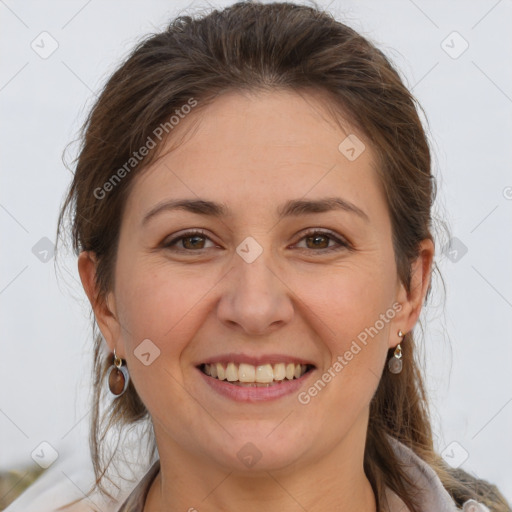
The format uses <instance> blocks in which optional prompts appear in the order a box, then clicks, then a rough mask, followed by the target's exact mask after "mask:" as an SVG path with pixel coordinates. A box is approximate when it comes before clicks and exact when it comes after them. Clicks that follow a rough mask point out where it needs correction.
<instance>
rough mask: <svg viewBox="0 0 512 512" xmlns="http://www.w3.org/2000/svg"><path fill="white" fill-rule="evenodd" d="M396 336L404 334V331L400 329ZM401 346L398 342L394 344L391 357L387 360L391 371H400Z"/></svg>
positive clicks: (401, 336)
mask: <svg viewBox="0 0 512 512" xmlns="http://www.w3.org/2000/svg"><path fill="white" fill-rule="evenodd" d="M398 336H399V337H400V338H402V341H403V337H404V336H405V335H404V333H403V332H402V331H401V330H400V331H398ZM402 366H403V365H402V347H401V346H400V343H399V344H398V345H397V346H396V348H395V352H394V354H393V357H392V358H391V359H390V360H389V361H388V368H389V371H390V372H391V373H395V374H397V373H400V372H401V371H402Z"/></svg>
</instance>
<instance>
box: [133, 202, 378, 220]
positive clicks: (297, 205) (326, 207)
mask: <svg viewBox="0 0 512 512" xmlns="http://www.w3.org/2000/svg"><path fill="white" fill-rule="evenodd" d="M173 210H185V211H187V212H190V213H196V214H199V215H205V216H209V217H217V218H220V217H227V216H229V215H231V211H230V209H229V208H228V207H227V206H226V205H225V204H224V203H217V202H214V201H208V200H206V199H171V200H166V201H163V202H161V203H158V204H157V205H155V206H154V207H153V208H151V210H149V212H148V213H147V214H146V215H144V218H143V219H142V225H145V224H146V223H147V222H148V221H149V220H150V219H151V218H153V217H155V216H156V215H158V214H160V213H162V212H167V211H173ZM334 210H341V211H345V212H349V213H353V214H355V215H357V216H359V217H360V218H362V219H363V220H364V221H366V222H369V221H370V218H369V217H368V215H367V214H366V213H365V212H364V211H363V210H361V208H359V207H358V206H356V205H355V204H353V203H351V202H350V201H347V200H346V199H342V198H341V197H324V198H320V199H291V200H289V201H287V202H286V203H284V204H283V205H281V206H280V207H279V208H278V209H277V217H278V218H279V219H283V218H285V217H297V216H300V215H308V214H310V213H323V212H329V211H334Z"/></svg>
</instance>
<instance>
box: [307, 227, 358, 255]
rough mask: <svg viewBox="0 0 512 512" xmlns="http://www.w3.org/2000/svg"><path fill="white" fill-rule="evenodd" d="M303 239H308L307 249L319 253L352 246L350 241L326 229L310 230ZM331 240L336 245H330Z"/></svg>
mask: <svg viewBox="0 0 512 512" xmlns="http://www.w3.org/2000/svg"><path fill="white" fill-rule="evenodd" d="M301 240H305V241H306V249H312V250H313V251H315V252H319V253H325V252H330V251H337V250H340V249H350V248H351V247H350V244H349V243H348V242H346V241H345V240H342V239H341V238H338V237H337V236H334V234H332V233H330V232H326V231H318V230H316V231H315V230H313V231H309V232H308V233H306V236H304V237H303V238H302V239H301ZM330 242H334V245H332V246H330V247H329V243H330Z"/></svg>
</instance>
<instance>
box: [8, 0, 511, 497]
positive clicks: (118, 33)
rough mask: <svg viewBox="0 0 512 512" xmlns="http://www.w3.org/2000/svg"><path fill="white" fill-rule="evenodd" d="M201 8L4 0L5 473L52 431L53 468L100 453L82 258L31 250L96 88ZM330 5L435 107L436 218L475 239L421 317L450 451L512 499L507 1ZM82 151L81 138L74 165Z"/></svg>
mask: <svg viewBox="0 0 512 512" xmlns="http://www.w3.org/2000/svg"><path fill="white" fill-rule="evenodd" d="M230 3H231V2H214V4H213V5H215V6H218V7H221V6H224V5H228V4H230ZM328 4H329V3H328V2H323V1H321V2H319V5H320V6H327V5H328ZM202 8H204V9H208V4H207V3H206V2H197V3H195V4H194V5H192V6H191V5H190V4H189V3H188V2H175V3H171V2H169V1H155V0H152V1H148V2H143V1H142V0H140V1H135V2H133V1H132V2H128V1H125V2H113V1H102V2H100V1H97V0H96V1H94V0H92V1H89V2H87V1H74V0H73V1H69V0H67V1H61V2H57V1H51V2H36V1H34V0H32V1H25V2H20V1H13V0H5V1H2V2H0V23H1V26H0V40H1V46H0V48H1V50H0V51H1V60H0V63H1V64H0V65H1V76H0V108H1V119H2V123H1V125H0V141H1V178H0V179H1V189H0V233H1V244H2V245H1V267H0V308H1V309H0V311H1V318H0V321H1V337H0V340H1V345H0V350H1V353H0V390H1V391H0V393H1V394H0V469H14V468H23V467H24V466H28V465H31V464H32V465H33V464H34V462H33V461H32V459H31V456H30V454H31V452H32V450H34V448H35V447H36V446H38V445H39V443H40V442H41V441H47V442H49V443H50V444H51V445H52V446H54V447H55V448H56V449H57V451H58V452H59V459H58V460H57V462H56V463H55V464H54V465H53V466H52V467H51V469H50V470H49V471H48V472H50V471H53V472H56V471H57V468H58V467H59V464H60V465H61V466H60V467H64V465H65V464H66V463H68V464H69V463H70V462H71V461H72V462H73V463H74V465H77V462H76V461H81V460H84V461H85V460H86V457H87V427H88V419H89V416H88V411H89V407H88V403H87V399H88V389H89V373H90V366H91V347H92V340H91V336H90V326H89V309H88V303H87V302H86V299H85V294H84V293H83V291H82V289H81V286H80V284H79V282H78V281H77V279H78V274H77V272H76V259H75V258H74V257H72V256H69V255H67V256H66V255H65V254H64V255H63V257H62V260H60V264H59V267H58V276H56V272H55V269H54V258H53V259H51V260H50V261H49V262H47V263H43V262H41V261H40V260H39V259H38V258H37V257H36V256H35V255H34V254H33V252H32V247H33V246H34V245H35V244H36V243H37V242H38V241H39V240H40V239H41V238H43V237H48V238H49V239H50V240H51V241H52V242H54V241H55V228H56V220H57V215H58V209H59V205H60V204H61V201H62V199H63V196H64V193H65V190H66V187H67V186H68V184H69V182H70V180H71V173H70V172H69V171H68V170H66V168H65V167H64V165H63V163H62V160H61V156H62V152H63V150H64V148H65V146H66V144H67V143H69V142H71V141H72V140H74V139H75V138H76V135H77V130H78V128H79V126H80V124H81V122H82V121H83V119H84V115H85V113H86V112H87V109H88V108H89V107H90V105H91V102H92V100H93V99H94V94H95V93H96V92H97V91H99V88H100V87H101V85H102V84H103V83H104V81H105V80H106V78H107V77H108V75H109V74H110V73H111V72H112V71H113V70H114V69H115V68H116V66H117V65H118V63H119V61H120V59H121V57H123V56H125V55H126V54H127V52H128V51H129V50H130V49H131V48H132V47H133V46H134V44H135V43H136V42H137V40H138V39H139V38H140V37H142V36H144V35H145V34H147V33H149V32H154V31H157V30H160V29H163V28H164V27H165V25H166V23H167V22H168V21H169V19H170V18H171V17H174V16H175V15H177V14H178V12H181V11H184V13H186V14H193V13H195V12H199V11H201V9H202ZM329 10H330V11H331V12H333V14H334V15H335V16H336V17H337V18H338V19H339V20H340V21H343V22H345V23H347V24H348V25H350V26H352V27H354V28H355V29H356V30H358V31H360V32H362V33H363V34H364V35H366V36H367V37H369V38H370V39H371V40H373V41H374V42H375V43H376V44H377V45H378V46H379V47H380V48H381V49H382V50H383V51H384V52H385V53H386V54H387V55H388V56H389V57H390V58H391V59H392V60H393V61H394V62H395V64H396V65H397V66H398V68H399V69H400V70H401V73H402V74H403V76H404V77H405V80H406V83H407V84H408V85H409V87H410V88H412V89H413V92H414V94H415V95H416V97H417V98H418V99H419V101H420V103H421V104H422V106H423V107H424V109H425V111H426V114H427V117H428V121H429V126H430V130H429V136H430V138H431V141H432V148H433V152H434V166H435V169H434V170H435V173H436V175H437V177H438V184H439V200H438V204H437V210H436V214H437V215H438V216H441V217H442V218H444V219H445V220H446V221H447V222H448V223H449V224H450V228H451V232H452V235H453V236H455V237H457V238H458V239H459V240H460V241H462V243H463V244H464V245H465V246H466V247H467V253H466V254H464V256H463V257H462V258H460V259H459V260H458V261H457V262H453V261H451V260H450V259H449V258H448V257H447V256H446V255H445V254H444V253H443V244H445V243H446V240H440V241H439V243H438V247H437V261H438V263H439V266H440V267H441V271H442V274H443V277H444V280H445V282H446V286H447V295H446V297H444V296H443V294H442V290H441V283H440V282H439V280H436V282H435V283H434V284H435V287H436V289H435V290H434V295H433V297H432V300H431V306H430V307H428V309H427V311H425V313H426V314H425V316H424V317H423V322H424V324H425V339H424V343H422V344H421V345H422V347H423V348H424V349H425V350H426V354H427V361H426V372H425V373H426V379H427V385H428V391H429V393H430V397H431V400H432V406H431V407H432V413H433V420H434V429H435V433H436V436H437V437H436V446H437V448H438V450H439V452H442V451H443V450H444V449H445V448H446V447H447V446H448V445H449V444H450V443H452V442H453V441H456V442H457V443H459V444H458V445H455V452H454V454H455V456H456V457H459V456H461V454H463V453H464V452H463V451H462V450H463V449H464V450H465V451H467V453H468V455H469V457H468V458H467V460H466V461H465V462H464V463H463V465H462V467H463V468H464V469H465V470H466V471H469V472H470V473H472V474H475V475H478V476H479V477H481V478H484V479H486V480H488V481H490V482H493V483H495V484H496V485H497V486H498V487H499V488H500V489H501V491H502V492H503V493H504V494H505V496H506V497H507V499H508V500H509V501H512V464H511V463H510V461H511V460H512V447H511V443H510V432H512V372H511V362H512V357H511V356H512V343H511V330H512V287H511V283H512V264H511V262H512V236H511V234H512V222H511V221H512V200H511V198H512V188H511V187H512V173H511V171H510V164H511V160H512V158H511V152H512V150H511V147H512V144H511V142H510V141H511V134H512V116H511V113H512V69H511V66H510V59H511V51H510V50H511V48H512V32H511V31H510V30H509V27H510V20H511V19H512V5H511V2H510V0H501V1H496V0H489V1H488V0H485V1H484V0H480V1H472V2H466V1H452V2H443V1H429V2H426V1H421V2H420V0H416V1H415V2H413V1H412V0H400V1H386V2H378V1H371V2H370V1H357V2H356V1H340V0H334V1H333V2H331V3H330V7H329ZM43 31H47V32H49V33H50V34H51V36H52V37H53V38H54V39H55V40H56V41H57V42H58V45H59V46H58V49H57V50H56V51H55V52H54V53H53V54H52V55H51V56H50V57H49V58H47V59H42V58H41V57H40V56H39V55H38V54H36V53H35V51H33V50H32V48H31V42H32V41H33V40H34V39H36V38H37V37H38V35H39V34H40V33H41V32H43ZM453 31H456V32H458V33H459V34H460V36H462V38H464V40H465V41H467V43H468V44H469V47H468V49H467V50H466V51H465V52H464V53H462V54H461V55H460V56H458V58H452V57H451V56H450V55H448V54H447V53H446V52H445V50H444V49H443V47H442V42H443V41H444V40H446V42H445V43H444V46H445V48H446V47H447V45H448V46H451V47H452V49H451V50H450V49H449V48H447V49H448V50H449V51H451V52H452V55H455V53H456V52H458V51H460V50H461V49H462V48H463V46H462V45H463V44H464V41H463V40H462V39H461V38H460V37H459V36H457V35H453V34H452V32H453ZM450 34H452V35H450ZM448 36H450V37H449V38H448V39H446V38H447V37H448ZM75 155H76V146H74V147H73V149H72V151H71V152H70V153H69V154H68V157H67V160H68V161H71V160H72V158H73V157H74V156H75ZM507 187H509V188H507ZM459 255H460V253H459ZM443 301H445V307H444V305H443V304H444V302H443ZM417 332H419V330H418V331H417ZM507 432H508V434H507ZM459 445H460V446H459ZM452 447H453V446H452Z"/></svg>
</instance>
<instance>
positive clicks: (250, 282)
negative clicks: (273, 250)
mask: <svg viewBox="0 0 512 512" xmlns="http://www.w3.org/2000/svg"><path fill="white" fill-rule="evenodd" d="M268 252H270V251H263V253H262V254H261V255H260V256H259V257H258V258H257V259H256V260H254V261H252V262H251V263H248V262H247V261H245V260H244V259H243V258H241V257H240V256H238V255H235V256H234V258H233V260H234V263H233V267H232V268H231V270H230V271H229V272H228V273H227V275H226V276H225V278H224V279H225V282H224V289H223V293H222V297H221V299H220V301H219V304H218V309H217V314H218V317H219V319H220V321H221V322H223V323H224V324H226V325H227V326H228V327H230V328H231V329H232V328H236V329H238V330H240V331H243V332H244V333H246V334H248V335H253V336H262V335H266V334H269V333H271V332H273V331H274V330H276V329H279V328H282V327H283V326H284V325H286V324H288V323H289V322H290V321H291V319H292V317H293V313H294V307H293V301H292V298H291V297H292V296H293V294H292V292H291V290H290V288H289V287H288V286H287V285H286V282H285V281H284V279H283V278H282V276H279V275H278V273H279V270H277V269H276V270H274V268H273V267H275V265H272V261H271V257H270V256H268V257H267V254H268Z"/></svg>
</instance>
